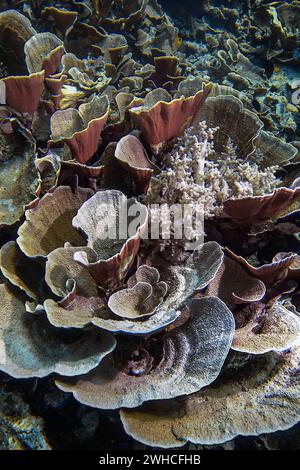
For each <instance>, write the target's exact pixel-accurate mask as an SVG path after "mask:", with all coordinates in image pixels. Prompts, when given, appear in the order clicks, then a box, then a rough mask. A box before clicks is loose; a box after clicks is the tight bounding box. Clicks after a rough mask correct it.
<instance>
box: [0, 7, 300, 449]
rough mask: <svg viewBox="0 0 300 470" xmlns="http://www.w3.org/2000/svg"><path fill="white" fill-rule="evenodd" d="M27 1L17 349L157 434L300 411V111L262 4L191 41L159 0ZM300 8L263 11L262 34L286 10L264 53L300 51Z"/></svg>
mask: <svg viewBox="0 0 300 470" xmlns="http://www.w3.org/2000/svg"><path fill="white" fill-rule="evenodd" d="M5 3H8V4H9V3H11V2H5ZM12 3H14V5H16V4H17V5H16V6H15V8H16V9H10V10H9V9H7V8H6V7H2V6H1V13H0V60H1V62H0V77H1V79H0V103H1V106H0V132H1V133H0V185H1V186H0V243H1V245H0V246H1V251H0V267H1V274H0V293H1V305H0V369H1V370H2V371H3V372H4V373H6V374H9V375H10V376H11V377H13V378H15V379H18V378H23V379H24V378H42V377H45V376H50V377H49V380H54V381H55V383H56V385H57V386H58V388H59V389H61V390H63V391H65V392H70V393H72V394H73V396H74V397H75V399H76V400H78V401H79V402H80V403H83V404H85V405H88V406H90V407H94V408H97V409H101V410H115V409H119V410H120V416H121V421H122V423H123V426H124V429H125V431H126V432H127V433H128V434H129V435H130V436H133V437H134V439H136V440H137V441H140V442H142V443H144V444H147V445H149V446H158V447H165V448H172V447H180V446H183V445H184V444H186V443H187V442H192V443H196V444H205V445H211V444H218V443H224V442H226V441H229V440H231V439H232V438H234V437H236V436H238V435H260V434H262V433H271V432H274V431H277V430H284V429H287V428H289V427H292V426H293V425H294V424H296V423H297V422H298V421H299V420H300V380H299V370H300V318H299V315H300V314H299V313H298V312H297V308H298V309H299V307H300V302H299V298H300V297H299V282H300V255H299V254H298V253H300V245H299V242H300V238H299V211H300V186H299V178H300V173H299V154H298V149H299V148H300V146H299V132H298V131H297V129H296V128H295V126H294V124H293V123H294V121H293V120H292V121H291V120H290V121H289V119H290V117H289V116H290V114H288V115H287V114H286V115H285V118H286V120H285V121H284V122H285V126H284V127H282V128H279V121H280V113H283V105H282V106H281V105H280V103H279V101H280V100H279V95H280V92H281V91H280V90H281V89H282V88H281V82H280V77H277V78H278V80H277V82H276V83H277V85H274V86H273V88H272V90H270V92H269V95H268V93H267V87H268V85H267V83H268V79H267V76H266V74H265V71H264V70H263V69H261V68H260V67H258V66H254V65H253V64H252V62H251V60H250V59H249V58H248V56H247V48H246V46H245V37H247V36H245V35H246V34H250V33H249V32H248V33H246V30H245V28H246V26H245V22H244V21H243V18H244V16H243V15H245V14H246V13H243V14H242V13H241V11H242V10H241V9H238V10H237V11H238V14H240V15H241V16H240V20H239V22H238V23H237V25H239V26H237V30H238V28H239V31H237V32H236V35H237V36H234V34H231V35H228V34H227V33H226V34H225V33H224V31H223V32H222V31H221V30H220V31H217V30H214V29H213V28H211V27H209V28H208V27H207V29H206V30H205V28H204V26H203V24H202V23H200V22H197V20H196V19H194V20H193V21H194V25H193V35H194V36H191V35H192V33H190V36H188V35H187V32H186V31H185V30H184V28H183V33H182V34H183V41H181V39H182V38H180V37H179V31H178V29H177V28H176V26H174V24H173V23H172V21H171V19H170V18H169V17H168V16H167V15H165V14H164V12H163V10H162V8H161V6H160V5H159V4H158V3H157V1H156V0H146V1H145V0H144V1H141V0H134V1H130V2H124V1H114V2H106V1H103V2H101V1H86V2H84V3H80V2H75V1H74V2H73V1H67V2H51V6H49V3H48V2H46V1H42V0H39V1H32V2H12ZM203 3H204V4H205V6H204V7H203V8H204V9H206V11H205V14H206V15H207V18H208V19H209V18H211V17H215V18H218V17H219V16H218V15H219V13H220V12H219V10H218V9H217V7H213V6H212V3H214V2H203ZM233 3H238V4H239V5H240V3H241V2H233ZM242 3H243V2H242ZM245 3H249V4H250V3H255V2H245ZM256 3H259V2H256ZM260 3H262V2H260ZM279 4H280V5H279ZM62 5H63V6H62ZM239 8H240V7H239ZM245 8H246V7H245ZM248 8H250V7H248ZM299 8H300V6H299V2H297V1H295V2H291V4H290V5H287V4H286V3H284V2H275V3H274V4H272V6H269V7H265V6H263V7H261V9H260V10H259V11H256V10H255V8H254V7H253V10H251V11H250V12H248V16H249V18H252V20H251V21H253V24H255V25H256V26H255V28H256V30H255V31H256V34H257V35H258V34H262V31H264V34H265V35H266V37H269V38H272V37H273V35H272V34H273V33H274V29H275V27H276V25H277V29H278V28H279V29H280V41H279V42H280V44H279V43H278V44H276V45H274V43H273V46H274V49H272V41H271V40H270V41H269V42H268V44H269V45H268V48H267V49H263V47H261V48H260V49H259V52H258V53H259V54H260V56H261V59H264V61H266V60H271V59H272V58H274V57H276V60H277V61H279V63H281V61H285V62H287V63H288V64H291V63H292V64H293V61H294V58H295V55H294V52H295V50H294V46H293V44H294V43H293V41H292V38H293V37H294V36H295V35H296V34H297V31H298V30H297V25H296V24H295V23H293V22H292V21H291V14H293V15H295V16H296V10H297V11H299ZM262 9H265V13H264V15H263V13H262ZM227 10H229V9H227ZM227 10H226V11H227ZM290 10H291V12H290ZM226 11H225V13H226ZM293 12H294V13H293ZM225 13H224V15H225V16H224V15H223V16H224V21H225V22H226V21H228V22H229V21H230V19H229V17H228V18H227V17H226V14H227V13H228V12H227V13H226V14H225ZM251 15H252V16H251ZM264 18H267V23H266V24H265V26H264V29H263V27H262V26H261V28H260V29H259V30H258V25H262V23H263V22H264V21H266V19H265V20H264ZM297 18H298V19H299V15H298V17H297ZM207 21H209V20H207ZM249 21H250V20H249ZM255 21H257V23H255ZM275 23H276V24H275ZM253 28H254V26H253ZM225 30H226V28H225ZM205 31H206V32H205ZM248 31H249V29H248ZM298 32H299V31H298ZM277 33H278V32H277ZM238 34H239V35H240V36H239V37H241V38H242V41H240V42H239V43H237V42H236V41H237V40H238V39H237V38H238ZM251 34H255V32H252V33H251ZM222 35H223V36H224V37H223V36H222ZM221 36H222V37H223V39H221ZM257 37H258V36H254V38H253V41H254V43H255V41H256V39H257ZM205 38H206V39H205ZM255 38H256V39H255ZM235 39H236V41H235ZM197 40H198V42H197ZM204 40H205V41H206V42H205V41H204ZM201 41H204V42H205V45H204V46H203V53H202V52H200V50H199V44H201ZM209 45H211V47H212V49H209V47H208V46H209ZM211 50H213V51H214V52H213V57H212V56H211V52H209V51H211ZM253 50H254V49H253ZM283 50H284V51H285V50H286V51H288V53H287V54H285V52H283ZM251 51H252V50H250V52H249V49H248V52H249V54H250V58H251ZM252 52H253V51H252ZM208 63H209V64H210V65H208ZM187 64H188V65H187ZM270 73H271V72H270V71H269V76H270ZM274 73H277V74H278V71H277V72H275V71H274ZM273 78H274V77H273ZM281 79H282V78H281ZM278 82H280V83H279V84H278ZM271 95H272V96H271ZM285 105H286V103H285ZM285 105H284V106H285ZM294 107H295V105H294ZM296 109H297V106H296ZM298 110H299V108H298ZM288 112H289V113H292V112H293V110H292V108H291V107H290V108H289V110H288V109H287V110H286V113H288ZM282 122H283V121H282ZM297 140H298V142H297ZM59 393H61V392H60V391H59Z"/></svg>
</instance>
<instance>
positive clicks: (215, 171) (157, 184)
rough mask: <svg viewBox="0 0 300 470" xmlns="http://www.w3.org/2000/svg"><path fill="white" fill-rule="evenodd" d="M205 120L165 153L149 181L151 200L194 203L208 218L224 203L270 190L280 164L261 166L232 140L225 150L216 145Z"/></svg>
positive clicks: (219, 212)
mask: <svg viewBox="0 0 300 470" xmlns="http://www.w3.org/2000/svg"><path fill="white" fill-rule="evenodd" d="M215 131H216V129H209V128H208V127H207V125H206V123H205V122H201V123H200V125H199V126H198V128H197V129H196V131H195V130H194V129H193V128H189V129H187V130H186V131H185V133H184V136H183V137H180V138H178V139H177V142H176V143H175V145H174V146H173V147H172V149H171V150H170V151H169V152H168V153H166V154H165V155H164V156H163V163H162V171H161V173H160V175H159V176H158V177H157V178H156V179H154V180H153V181H152V183H151V185H150V188H149V191H148V193H147V195H146V197H145V201H146V202H147V203H149V204H153V203H162V204H164V203H167V204H169V205H172V204H191V205H193V206H195V207H198V208H199V206H200V207H202V208H203V215H204V217H205V218H211V217H215V216H219V215H221V213H222V211H223V203H224V202H225V201H226V200H228V199H240V198H244V197H247V196H258V195H261V194H262V191H263V193H264V194H268V193H271V192H272V191H273V190H274V189H275V188H276V187H277V186H278V185H279V180H278V179H276V176H275V173H276V171H277V170H278V167H277V166H271V167H268V168H266V169H263V170H262V169H260V168H259V166H258V165H257V164H256V163H254V162H253V161H251V160H243V159H241V158H240V157H238V156H237V154H236V147H235V146H234V144H233V143H232V142H230V141H229V143H228V145H227V149H226V151H225V152H220V153H218V152H217V151H215V149H214V141H213V139H214V133H215Z"/></svg>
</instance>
